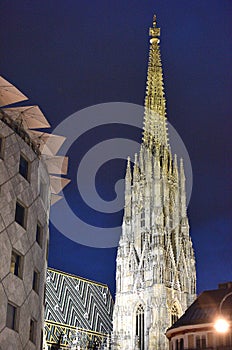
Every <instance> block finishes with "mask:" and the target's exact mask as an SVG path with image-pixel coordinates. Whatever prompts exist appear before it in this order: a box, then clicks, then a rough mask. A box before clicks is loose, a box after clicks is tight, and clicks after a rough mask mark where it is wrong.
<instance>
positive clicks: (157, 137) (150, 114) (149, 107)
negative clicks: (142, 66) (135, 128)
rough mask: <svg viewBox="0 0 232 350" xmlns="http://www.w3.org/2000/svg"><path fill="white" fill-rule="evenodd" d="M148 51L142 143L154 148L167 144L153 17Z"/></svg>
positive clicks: (157, 30) (161, 77)
mask: <svg viewBox="0 0 232 350" xmlns="http://www.w3.org/2000/svg"><path fill="white" fill-rule="evenodd" d="M149 35H150V36H151V39H150V52H149V63H148V71H147V88H146V97H145V114H144V127H143V143H144V145H145V146H146V147H148V148H150V149H151V150H152V151H153V150H154V148H155V146H156V145H162V146H166V147H167V146H168V135H167V126H166V101H165V97H164V87H163V72H162V64H161V58H160V48H159V38H158V37H159V36H160V28H157V26H156V16H154V17H153V27H152V28H150V30H149Z"/></svg>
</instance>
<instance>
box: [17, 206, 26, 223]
mask: <svg viewBox="0 0 232 350" xmlns="http://www.w3.org/2000/svg"><path fill="white" fill-rule="evenodd" d="M15 221H16V222H17V223H18V224H19V225H21V226H22V227H25V208H24V207H23V206H22V205H21V204H19V203H18V202H17V203H16V210H15Z"/></svg>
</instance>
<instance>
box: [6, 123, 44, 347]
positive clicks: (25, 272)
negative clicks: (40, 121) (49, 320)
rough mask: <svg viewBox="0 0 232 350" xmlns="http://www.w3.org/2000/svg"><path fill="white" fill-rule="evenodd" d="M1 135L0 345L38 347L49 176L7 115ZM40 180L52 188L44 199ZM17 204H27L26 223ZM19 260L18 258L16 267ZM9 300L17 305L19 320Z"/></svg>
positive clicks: (40, 330)
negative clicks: (25, 165)
mask: <svg viewBox="0 0 232 350" xmlns="http://www.w3.org/2000/svg"><path fill="white" fill-rule="evenodd" d="M0 139H1V140H0V141H1V142H0V350H16V349H17V350H21V349H27V350H29V349H36V350H37V349H41V348H42V345H41V344H42V339H41V338H42V333H43V326H44V324H43V317H44V311H43V310H44V289H45V274H46V267H47V260H46V259H47V249H48V238H49V231H48V220H49V206H50V189H49V175H48V173H47V169H46V167H45V166H44V164H43V163H42V161H41V160H40V158H39V155H38V152H36V151H35V148H34V147H32V144H30V142H27V141H28V140H26V139H25V138H23V137H22V135H20V133H19V132H16V131H15V130H14V128H12V127H11V126H10V125H7V123H5V122H4V121H3V120H0ZM20 156H23V157H24V159H26V161H27V163H28V171H27V173H28V176H27V179H26V178H25V177H24V176H22V175H21V174H20V172H19V168H20ZM41 179H42V182H43V183H45V184H46V187H47V190H46V192H47V193H46V198H43V200H42V199H41V196H40V182H41ZM43 190H44V188H43ZM16 203H18V204H19V205H20V206H21V207H19V208H24V222H23V223H21V224H19V223H18V222H17V221H19V220H17V221H16ZM18 214H19V215H20V214H21V213H18ZM14 257H16V258H14ZM14 259H16V260H17V259H19V260H17V261H16V265H17V264H18V265H19V266H18V268H16V270H17V271H16V270H14V267H12V261H13V260H14ZM19 261H20V263H19ZM9 305H10V307H14V308H15V309H14V320H12V313H9ZM9 315H11V319H10V318H9ZM9 325H10V326H9Z"/></svg>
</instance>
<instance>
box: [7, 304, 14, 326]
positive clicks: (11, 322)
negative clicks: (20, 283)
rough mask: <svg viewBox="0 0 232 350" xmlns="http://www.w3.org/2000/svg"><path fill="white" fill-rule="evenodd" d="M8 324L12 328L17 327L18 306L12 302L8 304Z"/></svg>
mask: <svg viewBox="0 0 232 350" xmlns="http://www.w3.org/2000/svg"><path fill="white" fill-rule="evenodd" d="M6 326H7V327H8V328H11V329H15V328H16V307H15V306H13V305H11V304H8V305H7V316H6Z"/></svg>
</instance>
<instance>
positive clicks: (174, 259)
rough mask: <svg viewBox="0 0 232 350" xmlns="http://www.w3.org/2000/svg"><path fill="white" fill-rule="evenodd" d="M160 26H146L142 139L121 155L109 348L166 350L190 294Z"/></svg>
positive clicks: (181, 179) (192, 278)
mask: <svg viewBox="0 0 232 350" xmlns="http://www.w3.org/2000/svg"><path fill="white" fill-rule="evenodd" d="M159 35H160V29H159V28H157V26H156V17H154V20H153V27H152V28H150V36H151V40H150V53H149V64H148V73H147V89H146V97H145V113H144V132H143V142H142V145H141V148H140V153H139V155H137V154H136V155H135V160H134V167H133V171H131V167H130V159H128V164H127V170H126V178H125V185H126V186H125V210H124V218H123V225H122V235H121V238H120V242H119V247H118V253H117V262H116V300H115V307H114V314H113V335H112V336H113V339H112V341H113V347H112V349H113V350H119V349H120V350H167V349H168V344H167V340H166V337H165V331H166V329H167V328H168V327H170V326H171V324H172V323H174V321H176V319H177V318H178V317H179V316H181V314H182V313H183V312H184V311H185V309H186V308H187V307H188V306H189V305H190V304H191V303H192V301H193V300H194V298H195V287H196V272H195V259H194V251H193V247H192V242H191V238H190V235H189V224H188V218H187V211H186V190H185V174H184V164H183V160H181V161H180V167H179V166H178V160H177V156H176V155H174V156H172V153H171V149H170V146H169V144H168V133H167V125H166V114H165V108H166V107H165V98H164V88H163V74H162V66H161V59H160V49H159V38H158V37H159Z"/></svg>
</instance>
